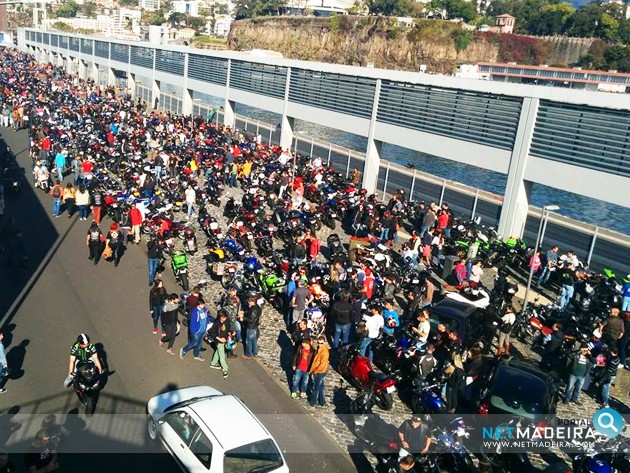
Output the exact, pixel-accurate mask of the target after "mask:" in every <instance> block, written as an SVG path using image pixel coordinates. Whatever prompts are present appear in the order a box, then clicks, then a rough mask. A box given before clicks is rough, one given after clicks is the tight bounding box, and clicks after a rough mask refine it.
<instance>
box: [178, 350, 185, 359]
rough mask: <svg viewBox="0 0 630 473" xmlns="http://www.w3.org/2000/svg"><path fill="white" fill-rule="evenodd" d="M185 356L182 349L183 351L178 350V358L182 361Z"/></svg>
mask: <svg viewBox="0 0 630 473" xmlns="http://www.w3.org/2000/svg"><path fill="white" fill-rule="evenodd" d="M185 354H186V353H184V349H183V348H180V350H179V357H180V358H181V359H182V360H183V359H184V355H185Z"/></svg>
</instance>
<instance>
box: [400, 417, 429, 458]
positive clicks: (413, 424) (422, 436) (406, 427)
mask: <svg viewBox="0 0 630 473" xmlns="http://www.w3.org/2000/svg"><path fill="white" fill-rule="evenodd" d="M398 440H400V445H401V446H402V447H403V448H404V449H405V450H406V451H407V452H409V453H413V454H416V455H417V454H422V455H423V454H425V453H427V452H428V451H429V447H430V446H431V433H430V431H429V430H428V429H427V427H426V426H424V425H423V424H422V418H421V417H420V416H419V415H413V416H412V417H411V419H410V420H406V421H404V422H403V423H402V424H401V425H400V427H399V428H398Z"/></svg>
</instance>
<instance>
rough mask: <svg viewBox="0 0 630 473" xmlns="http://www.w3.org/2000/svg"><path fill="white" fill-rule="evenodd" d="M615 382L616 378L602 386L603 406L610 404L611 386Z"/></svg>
mask: <svg viewBox="0 0 630 473" xmlns="http://www.w3.org/2000/svg"><path fill="white" fill-rule="evenodd" d="M614 382H615V376H613V377H612V378H611V380H610V383H606V384H602V404H608V402H609V401H610V385H611V384H613V383H614Z"/></svg>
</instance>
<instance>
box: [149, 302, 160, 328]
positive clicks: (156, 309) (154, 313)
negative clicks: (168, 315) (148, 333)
mask: <svg viewBox="0 0 630 473" xmlns="http://www.w3.org/2000/svg"><path fill="white" fill-rule="evenodd" d="M161 316H162V306H161V305H156V306H155V307H153V308H152V311H151V318H152V319H153V328H158V321H159V320H160V317H161Z"/></svg>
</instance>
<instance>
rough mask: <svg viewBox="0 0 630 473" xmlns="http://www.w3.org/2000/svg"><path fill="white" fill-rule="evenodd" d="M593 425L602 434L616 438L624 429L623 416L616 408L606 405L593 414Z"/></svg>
mask: <svg viewBox="0 0 630 473" xmlns="http://www.w3.org/2000/svg"><path fill="white" fill-rule="evenodd" d="M593 427H595V430H597V431H598V432H599V433H600V434H604V435H605V436H606V437H608V438H614V437H616V436H617V435H619V434H620V433H621V429H623V417H621V414H619V412H617V411H616V410H614V409H611V408H610V407H605V408H603V409H600V410H598V411H597V412H596V413H595V415H594V416H593Z"/></svg>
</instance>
